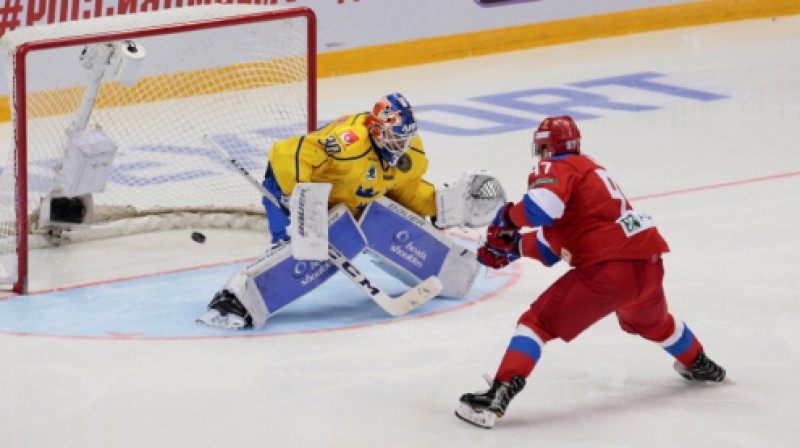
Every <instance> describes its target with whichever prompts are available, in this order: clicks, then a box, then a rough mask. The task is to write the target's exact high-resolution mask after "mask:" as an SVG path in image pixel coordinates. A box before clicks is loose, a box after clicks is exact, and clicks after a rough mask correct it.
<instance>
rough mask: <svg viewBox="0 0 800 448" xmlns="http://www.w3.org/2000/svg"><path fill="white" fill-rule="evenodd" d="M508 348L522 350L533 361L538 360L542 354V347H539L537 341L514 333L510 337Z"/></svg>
mask: <svg viewBox="0 0 800 448" xmlns="http://www.w3.org/2000/svg"><path fill="white" fill-rule="evenodd" d="M508 349H509V350H516V351H518V352H522V353H524V354H526V355H528V356H530V357H531V358H532V359H533V360H534V362H539V358H540V357H541V356H542V348H541V347H539V343H538V342H536V341H535V340H533V339H531V338H529V337H527V336H520V335H516V336H514V337H513V338H511V343H510V344H508Z"/></svg>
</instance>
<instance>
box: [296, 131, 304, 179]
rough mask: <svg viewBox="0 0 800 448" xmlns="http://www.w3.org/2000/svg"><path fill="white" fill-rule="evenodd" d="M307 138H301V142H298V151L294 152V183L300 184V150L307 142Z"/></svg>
mask: <svg viewBox="0 0 800 448" xmlns="http://www.w3.org/2000/svg"><path fill="white" fill-rule="evenodd" d="M305 139H306V137H305V136H303V137H300V141H299V142H297V149H295V150H294V181H295V182H297V183H300V148H302V147H303V141H305Z"/></svg>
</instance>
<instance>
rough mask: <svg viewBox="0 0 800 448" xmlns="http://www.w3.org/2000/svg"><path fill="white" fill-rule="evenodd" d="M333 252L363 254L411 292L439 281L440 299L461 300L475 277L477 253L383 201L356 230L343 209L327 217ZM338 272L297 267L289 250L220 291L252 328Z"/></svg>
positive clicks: (275, 251)
mask: <svg viewBox="0 0 800 448" xmlns="http://www.w3.org/2000/svg"><path fill="white" fill-rule="evenodd" d="M329 223H330V224H329V235H330V238H331V240H330V243H331V245H332V246H334V247H336V248H338V250H339V251H341V252H342V254H343V255H345V257H347V258H349V259H353V258H355V257H356V256H357V255H358V254H359V253H361V252H362V251H364V250H366V251H368V252H369V253H370V254H372V255H373V256H374V257H375V258H376V260H377V262H376V264H377V265H378V266H379V267H380V268H382V269H383V270H385V271H386V272H388V273H389V274H390V275H393V276H395V277H397V278H398V279H399V280H400V281H402V282H403V283H406V284H408V285H409V286H412V287H413V286H417V285H419V284H420V281H421V279H425V278H429V277H431V276H437V277H439V279H440V280H441V282H442V284H443V285H444V289H443V290H442V292H441V295H444V296H448V297H464V296H465V295H466V294H467V292H469V290H470V288H471V287H472V284H473V283H474V282H475V279H476V277H477V274H478V271H479V265H478V263H477V261H476V256H475V253H474V252H472V251H470V250H468V249H466V248H464V247H462V246H460V245H458V244H456V243H454V242H452V241H451V240H450V239H449V238H448V237H447V236H446V235H444V234H443V233H442V232H441V231H440V230H438V229H436V228H435V227H433V226H432V225H431V224H430V223H428V222H427V221H426V220H424V219H423V218H421V217H419V216H418V215H416V214H414V213H413V212H411V211H409V210H407V209H405V208H403V207H402V206H400V205H399V204H397V203H395V202H393V201H391V200H389V199H386V198H381V199H378V200H377V201H375V202H373V203H371V204H370V205H369V206H368V208H367V209H366V210H365V212H364V214H363V215H362V217H361V220H360V223H361V225H363V226H365V228H364V230H362V228H361V227H360V226H359V224H357V223H356V222H355V220H354V218H353V216H352V215H351V214H350V212H349V211H348V210H347V207H346V206H345V205H344V204H339V205H337V206H336V207H334V208H333V209H332V210H331V212H330V214H329ZM337 271H338V269H337V268H336V266H335V265H334V264H332V263H329V262H325V261H298V260H296V259H295V258H293V257H292V248H291V243H290V244H282V245H278V246H275V247H273V248H271V249H268V250H267V251H266V252H265V253H264V254H262V255H261V256H260V257H259V258H258V259H256V260H255V261H253V262H252V263H250V264H249V265H248V266H246V267H245V268H243V269H241V270H239V271H237V272H236V273H235V274H233V276H231V277H230V279H229V280H228V281H227V282H226V284H225V285H224V286H223V289H227V290H228V291H230V292H232V293H233V294H234V295H235V296H236V297H237V298H238V299H239V301H240V302H241V303H242V305H243V306H244V307H245V308H246V309H247V311H248V313H249V314H250V317H251V318H252V320H253V327H254V328H260V327H263V326H264V324H265V323H266V321H267V319H268V318H269V316H271V315H273V314H275V313H276V312H278V311H279V310H280V309H282V308H283V307H285V306H286V305H288V304H289V303H292V302H294V301H295V300H297V299H299V298H301V297H302V296H304V295H306V294H308V293H309V292H311V291H313V290H314V289H316V288H317V287H319V286H320V285H321V284H323V283H324V282H325V281H327V280H328V279H329V278H331V277H332V276H333V275H334V274H335V273H336V272H337Z"/></svg>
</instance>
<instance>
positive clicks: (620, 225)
mask: <svg viewBox="0 0 800 448" xmlns="http://www.w3.org/2000/svg"><path fill="white" fill-rule="evenodd" d="M510 215H511V220H512V221H514V223H515V224H517V225H520V226H521V227H539V228H538V229H536V230H534V231H533V232H529V233H525V234H524V235H523V236H522V240H521V243H520V251H521V253H522V255H523V256H527V257H531V258H536V259H538V260H539V261H541V262H542V263H544V264H545V265H548V266H550V265H552V264H553V263H555V262H557V261H558V260H559V259H563V260H564V261H566V262H567V263H569V264H570V265H571V266H587V265H590V264H595V263H599V262H602V261H609V260H647V259H654V258H657V257H659V256H660V255H661V254H662V253H665V252H669V247H668V246H667V243H666V241H664V239H663V238H662V237H661V235H660V234H659V232H658V230H657V229H656V227H655V222H654V221H653V219H652V217H650V216H649V215H647V214H645V213H639V212H636V211H634V210H633V208H632V207H631V204H630V202H629V201H628V199H627V198H626V197H625V195H624V194H623V193H622V190H620V188H619V186H618V185H617V184H616V182H614V181H613V180H612V179H611V177H609V175H608V173H607V172H606V170H605V169H604V168H603V167H602V166H600V165H598V164H597V163H595V162H594V160H592V159H591V158H589V157H588V156H586V155H583V154H562V155H559V156H555V157H549V158H545V159H542V160H540V161H539V162H538V163H537V164H536V165H535V166H534V167H533V170H532V171H531V174H530V176H529V178H528V192H527V194H526V195H525V196H524V197H523V200H522V201H520V202H519V203H517V204H516V205H515V206H514V207H513V208H512V209H511V212H510Z"/></svg>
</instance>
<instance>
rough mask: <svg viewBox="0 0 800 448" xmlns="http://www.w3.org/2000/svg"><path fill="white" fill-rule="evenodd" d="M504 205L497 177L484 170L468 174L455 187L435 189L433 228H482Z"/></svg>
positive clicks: (504, 200)
mask: <svg viewBox="0 0 800 448" xmlns="http://www.w3.org/2000/svg"><path fill="white" fill-rule="evenodd" d="M505 202H506V194H505V191H504V190H503V186H502V184H501V183H500V181H499V180H498V179H497V178H496V177H494V176H493V175H491V174H490V173H489V172H488V171H486V170H479V171H468V172H466V173H464V174H463V175H462V176H461V179H459V180H458V182H456V183H455V184H452V185H445V186H444V187H443V188H437V189H436V226H437V227H439V228H446V227H462V226H463V227H483V226H485V225H487V224H489V223H490V222H492V218H494V217H495V212H496V211H497V208H498V207H501V206H502V205H503V204H504V203H505Z"/></svg>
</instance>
